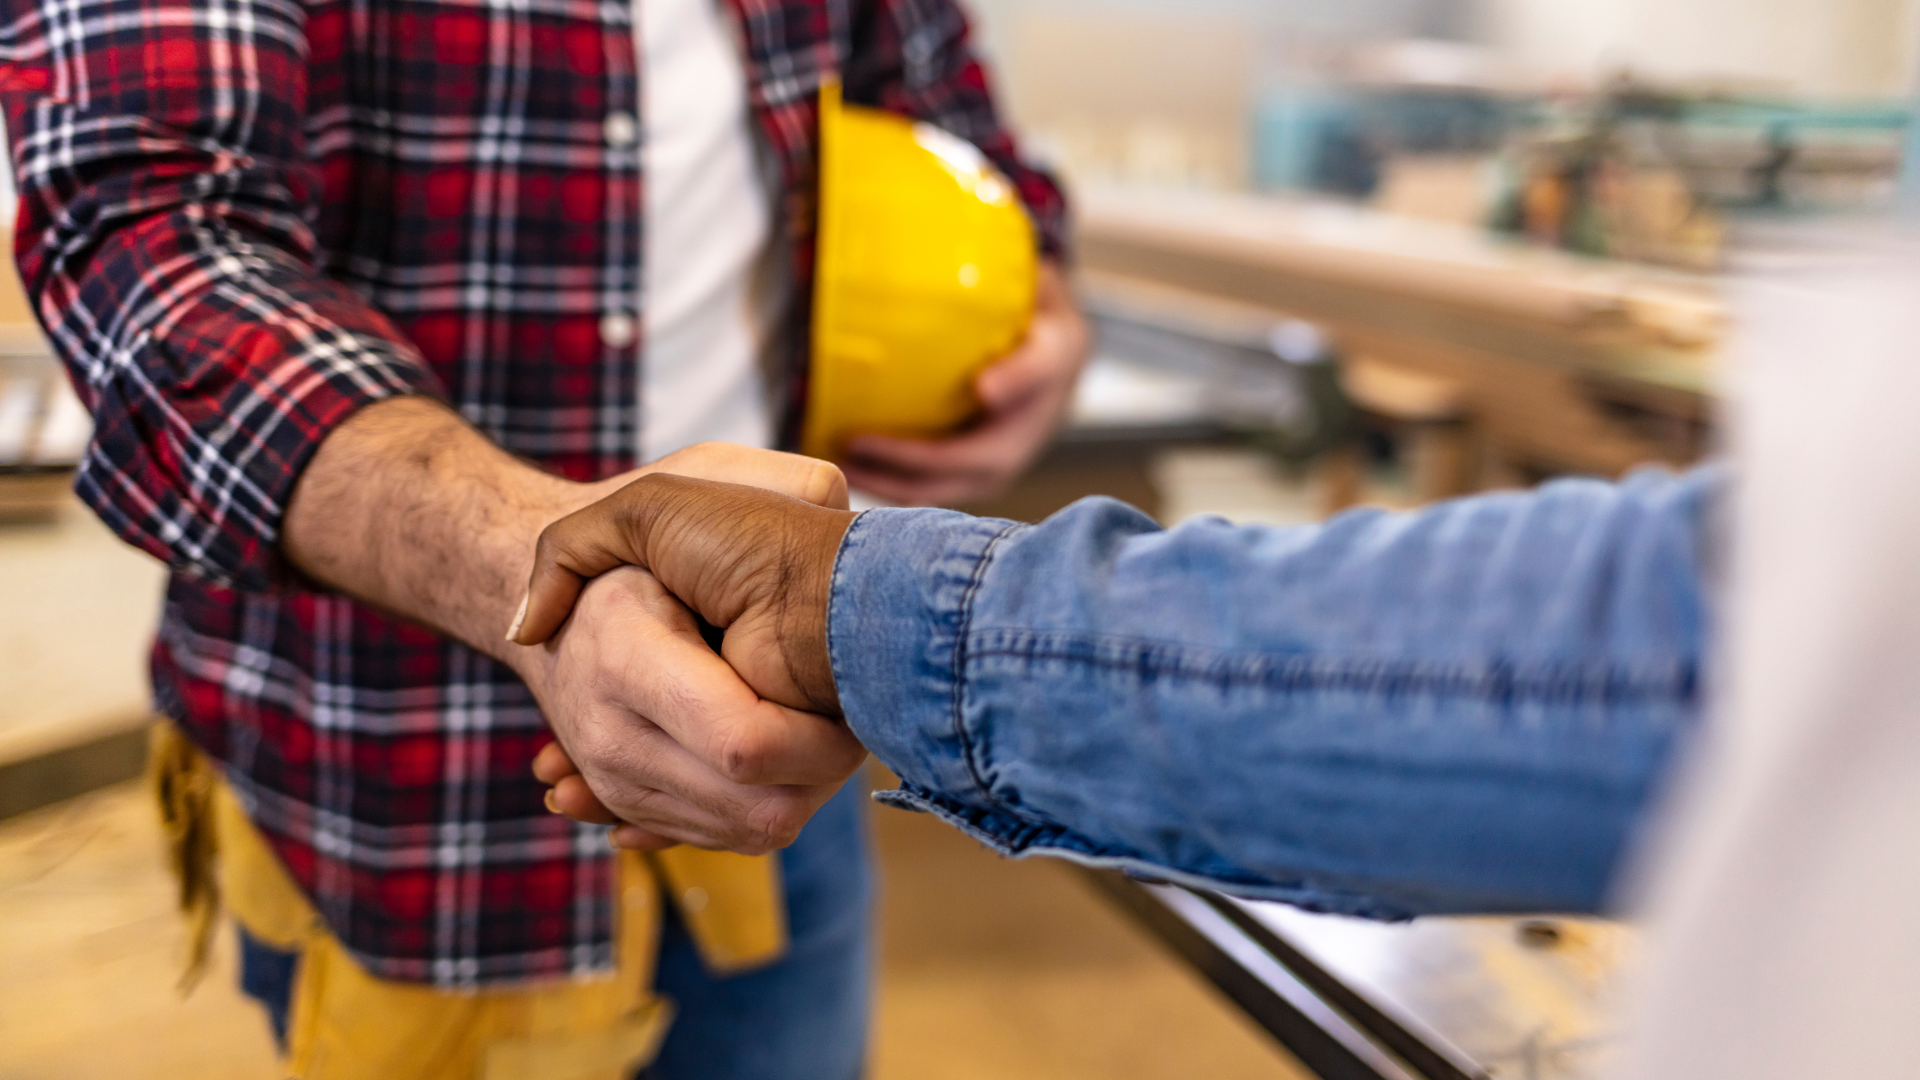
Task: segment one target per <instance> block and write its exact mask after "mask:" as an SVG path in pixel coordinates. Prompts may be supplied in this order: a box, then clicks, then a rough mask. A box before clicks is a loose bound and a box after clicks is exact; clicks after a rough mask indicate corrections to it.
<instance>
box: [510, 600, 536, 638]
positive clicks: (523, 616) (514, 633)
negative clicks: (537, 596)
mask: <svg viewBox="0 0 1920 1080" xmlns="http://www.w3.org/2000/svg"><path fill="white" fill-rule="evenodd" d="M532 600H533V594H532V593H530V592H529V593H527V594H526V595H525V596H522V597H521V598H520V610H519V611H516V612H514V613H513V625H512V626H509V627H507V640H508V641H518V640H519V639H520V624H521V623H523V622H526V621H527V605H528V604H529V603H531V602H532Z"/></svg>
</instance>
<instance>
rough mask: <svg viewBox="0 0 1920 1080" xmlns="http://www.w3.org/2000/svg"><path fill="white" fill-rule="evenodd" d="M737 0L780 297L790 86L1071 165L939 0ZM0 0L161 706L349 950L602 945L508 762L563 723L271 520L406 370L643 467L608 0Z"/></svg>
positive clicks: (570, 843)
mask: <svg viewBox="0 0 1920 1080" xmlns="http://www.w3.org/2000/svg"><path fill="white" fill-rule="evenodd" d="M728 3H729V5H730V7H731V8H732V9H733V14H734V15H735V17H736V22H737V27H738V30H739V39H740V43H741V46H742V49H743V51H744V55H745V58H746V70H747V72H748V78H749V81H750V83H751V86H750V88H749V100H750V101H751V103H752V109H753V114H754V116H755V118H756V120H757V121H758V127H759V131H760V133H761V134H762V135H763V136H764V138H765V140H766V142H767V143H768V144H769V145H770V146H771V148H772V150H773V151H774V153H775V154H776V156H777V158H778V160H779V163H780V165H781V170H782V172H781V175H782V183H783V188H784V198H783V204H782V207H781V209H780V217H781V220H782V221H783V223H784V228H785V229H786V230H787V232H788V234H789V236H790V237H791V239H792V240H793V241H794V248H795V250H796V252H797V255H798V263H799V273H800V276H801V282H802V285H803V288H801V289H800V290H798V292H799V294H800V296H801V297H803V298H804V297H805V296H806V295H807V291H806V289H805V288H804V284H805V282H806V278H807V273H808V271H809V269H810V266H811V244H810V243H809V239H810V235H811V230H812V227H813V215H812V192H813V185H814V140H815V133H816V123H815V104H814V103H815V93H814V92H815V90H816V88H817V87H818V85H819V83H820V81H821V79H822V77H823V76H826V75H829V74H834V73H837V74H839V76H840V77H841V79H842V81H843V82H844V84H845V86H846V92H847V96H848V98H849V99H850V100H854V101H861V102H866V103H871V104H877V105H880V106H883V107H885V108H888V109H892V110H894V111H896V112H900V113H904V114H907V115H911V116H914V117H918V118H921V119H924V120H927V121H930V122H932V123H935V124H938V125H940V126H941V127H944V128H946V129H948V130H950V131H952V132H954V133H955V134H957V135H960V136H962V137H964V138H967V139H970V140H972V141H973V142H974V143H976V144H978V145H979V146H980V147H981V148H982V149H983V150H985V151H986V152H987V153H988V154H989V155H990V156H991V157H993V158H994V159H995V160H996V161H997V162H998V163H999V164H1000V165H1001V167H1002V168H1003V169H1005V170H1006V171H1007V172H1008V174H1009V175H1010V176H1011V177H1013V179H1014V180H1015V181H1016V183H1017V184H1018V186H1019V188H1020V190H1021V192H1022V193H1023V195H1024V196H1025V199H1026V202H1027V205H1028V207H1029V209H1030V211H1031V212H1032V214H1033V216H1034V218H1035V220H1036V222H1037V223H1038V225H1039V227H1040V232H1041V235H1042V236H1043V237H1044V238H1045V239H1044V243H1045V244H1046V245H1047V246H1048V247H1049V249H1051V250H1054V251H1057V250H1058V249H1059V246H1060V242H1061V229H1062V217H1063V208H1062V203H1061V198H1060V194H1059V192H1058V191H1057V190H1056V189H1055V187H1054V186H1053V184H1052V183H1051V182H1050V181H1049V180H1048V179H1047V178H1046V177H1045V176H1043V175H1042V174H1040V173H1037V172H1035V171H1033V170H1032V169H1029V168H1027V167H1025V166H1023V165H1022V164H1021V162H1020V160H1019V159H1018V157H1017V156H1016V154H1015V151H1014V147H1013V145H1012V143H1011V141H1010V140H1009V138H1008V136H1007V134H1006V133H1005V132H1004V131H1003V130H1002V129H1001V127H1000V125H999V122H998V121H997V119H996V118H995V115H994V110H993V106H992V103H991V101H990V99H989V96H988V90H987V83H986V78H985V76H984V74H983V72H982V70H981V68H980V65H979V64H978V63H977V62H976V61H975V59H974V57H973V55H972V54H971V52H970V51H969V48H968V46H967V41H966V26H965V22H964V20H963V18H962V16H961V13H960V12H959V10H957V9H956V8H955V6H954V3H953V0H728ZM0 11H3V12H4V17H3V18H0V24H3V25H0V100H3V102H4V106H5V110H6V122H7V128H8V131H9V133H10V135H11V141H12V150H13V159H14V162H15V169H16V172H17V175H18V179H19V189H20V194H21V208H20V220H19V223H18V230H17V252H16V254H17V256H18V260H19V265H20V269H21V273H22V276H23V278H24V280H25V282H26V285H27V291H28V293H29V295H30V297H31V299H32V301H33V304H34V307H35V309H36V311H37V312H38V314H39V317H40V319H41V320H42V322H43V323H44V324H45V326H46V329H47V332H48V334H49V336H50V337H51V339H52V341H53V343H54V346H55V348H56V349H57V351H58V352H59V354H60V355H61V357H62V358H63V359H64V360H65V362H66V363H67V365H68V366H69V367H70V369H71V374H72V376H73V379H74V382H75V383H76V385H77V386H78V387H79V390H80V394H81V397H82V399H83V400H84V401H85V402H86V403H87V404H88V406H89V407H90V408H91V409H92V411H93V415H94V417H95V420H96V423H97V434H96V436H95V441H94V444H93V445H92V447H91V448H90V450H89V452H88V454H87V456H86V459H85V462H84V464H83V465H82V467H81V469H80V472H79V479H78V481H77V484H76V487H77V489H78V491H79V493H80V495H81V496H82V497H83V498H84V499H85V500H86V501H87V502H88V503H89V504H90V505H91V506H92V507H93V509H94V510H95V511H96V512H98V513H99V515H100V516H101V517H102V518H103V519H105V520H106V522H107V523H108V524H109V525H111V526H112V527H113V528H114V529H115V530H116V531H118V532H119V534H120V535H121V536H123V537H124V538H126V539H127V540H128V541H129V542H131V543H133V544H136V545H138V546H140V547H142V548H144V549H146V550H147V551H150V552H152V553H153V554H154V555H156V556H158V557H159V558H162V559H165V560H166V561H167V562H168V563H169V564H171V565H172V567H173V568H174V570H175V573H174V576H173V579H172V583H171V585H170V587H169V589H168V593H167V600H166V610H165V615H164V618H163V621H162V624H161V629H160V634H159V638H158V641H157V642H156V644H155V648H154V653H153V676H154V684H155V688H156V695H157V697H158V700H159V703H160V707H161V708H162V709H163V710H164V711H165V712H166V713H167V714H168V715H170V716H172V717H173V718H175V719H176V720H177V721H179V722H180V723H181V724H182V725H183V726H184V727H185V728H186V730H187V731H188V732H189V733H190V734H191V735H192V737H193V738H194V739H195V740H197V741H198V742H199V744H200V745H201V746H202V747H204V748H205V749H206V750H207V751H208V752H210V753H211V754H213V755H214V756H215V757H217V758H219V759H220V760H221V761H223V762H225V763H226V766H227V769H228V773H229V775H230V776H231V778H232V780H233V783H234V785H235V787H236V789H237V791H238V792H239V794H240V796H241V798H242V799H243V801H244V802H245V804H246V805H247V806H248V808H249V810H250V811H251V813H252V814H253V816H254V819H255V820H256V821H257V822H258V823H259V825H260V827H261V829H262V831H263V832H264V833H265V834H266V836H267V837H268V838H269V839H270V840H271V842H272V843H273V845H274V847H275V849H276V850H277V851H278V852H279V854H280V856H281V858H282V859H284V861H285V862H286V865H287V867H288V868H289V869H290V870H291V871H292V872H293V875H294V877H295V878H296V879H297V880H298V881H299V882H300V884H301V886H302V887H303V888H304V889H305V890H306V892H307V893H308V895H310V896H311V897H312V898H313V900H314V902H315V904H316V906H317V907H318V909H319V911H320V912H321V914H322V915H323V916H324V917H325V919H326V920H327V922H328V924H329V925H330V926H331V927H332V928H333V929H334V931H335V932H336V934H337V935H338V936H339V937H340V938H341V939H342V941H343V942H344V943H345V944H346V945H347V947H348V948H349V949H351V950H352V951H353V953H354V954H355V955H356V956H358V957H359V959H360V960H361V961H363V962H364V963H365V964H366V965H367V966H368V967H369V968H370V969H371V970H372V971H374V972H376V973H378V974H380V975H383V976H387V977H391V978H398V979H407V980H417V981H430V982H433V983H436V984H441V985H448V986H468V985H476V984H483V983H490V982H499V981H506V980H521V979H527V978H535V977H542V976H553V975H560V974H565V973H570V972H571V973H582V972H587V971H593V970H602V969H605V968H606V967H608V966H609V965H610V963H611V954H610V943H609V938H610V931H611V922H612V917H611V912H610V910H609V905H608V897H607V893H608V887H607V886H608V880H607V874H608V860H607V858H606V856H605V854H604V841H602V840H601V839H600V837H599V835H598V830H593V829H588V828H585V827H576V826H574V825H572V824H571V823H568V822H566V821H563V820H560V819H558V818H555V817H553V816H552V815H549V814H548V813H546V812H545V810H544V808H543V807H542V805H541V794H542V793H541V789H540V787H539V785H538V784H537V783H535V782H534V780H533V779H532V777H531V776H530V774H529V772H528V768H529V762H530V761H531V759H532V757H533V754H534V753H535V751H536V750H537V749H538V748H539V747H540V746H541V745H542V744H543V743H544V742H545V741H546V740H547V739H548V738H550V736H549V735H548V734H547V729H546V725H545V723H544V721H543V720H542V719H541V716H540V713H539V711H538V709H537V708H536V707H535V705H534V702H533V700H532V698H531V696H530V694H529V693H528V691H527V689H526V687H525V686H524V685H523V684H522V683H520V682H519V681H518V680H517V679H516V678H515V677H514V675H513V674H512V672H510V671H509V670H507V669H506V668H504V667H502V666H500V665H498V664H496V663H494V662H493V661H491V660H489V659H488V658H487V657H485V656H483V655H480V654H478V653H475V652H473V651H472V650H470V649H467V648H465V647H463V646H461V645H459V644H457V643H455V642H452V641H449V640H447V639H445V638H442V637H440V636H438V635H435V634H433V633H430V632H428V631H425V630H422V629H420V628H418V627H416V626H413V625H410V624H407V623H403V622H399V621H396V620H394V619H391V618H388V617H386V616H384V615H382V614H381V613H379V612H377V611H374V610H372V609H370V608H367V607H365V606H362V605H360V604H358V603H355V602H354V601H352V600H349V599H346V598H344V597H340V596H334V595H327V594H323V593H316V592H309V591H303V590H301V589H300V588H299V587H298V585H297V584H296V583H294V582H293V581H291V580H290V579H289V578H288V576H287V575H285V574H284V573H282V572H281V570H280V568H278V567H276V565H275V559H276V541H277V539H278V536H279V529H280V522H281V515H282V514H283V512H284V511H285V508H286V501H287V498H288V496H289V493H290V492H291V489H292V487H293V484H294V481H295V479H296V477H297V476H298V475H299V473H300V470H301V468H302V467H303V466H304V465H305V464H306V462H307V460H308V458H309V456H310V455H311V454H312V453H313V452H314V450H315V448H316V447H317V445H318V444H319V443H320V441H321V440H322V439H324V438H325V437H326V435H327V433H328V432H329V431H330V430H332V429H333V428H334V427H335V426H336V425H338V424H340V423H341V422H342V421H343V420H345V419H346V418H347V417H348V416H349V415H351V414H352V413H353V412H354V410H356V409H358V408H360V407H362V406H364V405H366V404H368V403H370V402H373V401H377V400H380V399H382V398H386V397H389V396H392V395H396V394H413V393H425V394H434V395H439V396H442V397H444V398H445V400H447V401H449V402H450V403H452V404H453V405H454V406H455V407H456V408H458V409H459V410H460V412H461V413H462V414H463V415H465V416H466V417H467V419H469V420H471V421H472V422H473V423H474V424H475V425H477V426H478V427H479V428H480V430H482V431H484V432H486V433H487V434H488V435H489V436H491V437H492V438H493V439H495V440H496V441H498V442H499V443H500V444H501V445H502V446H504V447H506V448H507V449H509V450H511V451H513V452H514V453H517V454H521V455H524V456H525V457H528V458H531V459H534V460H536V461H539V462H541V463H542V464H544V465H545V466H547V467H548V468H551V469H553V470H555V471H557V472H560V473H562V474H565V475H568V476H571V477H575V478H594V477H603V476H607V475H609V474H612V473H614V472H616V471H619V470H623V469H626V468H629V467H631V466H632V464H633V453H634V448H635V445H636V443H635V434H636V432H635V427H636V424H637V422H638V401H637V391H638V385H639V381H638V370H637V369H638V363H639V351H640V350H639V347H638V345H637V344H635V343H626V344H624V345H622V346H619V347H616V345H614V344H608V343H606V342H603V340H602V334H601V332H600V326H601V323H602V319H603V318H604V317H605V316H607V315H609V314H633V315H639V314H640V312H639V304H640V267H639V258H638V253H639V252H640V251H641V235H640V232H641V226H642V221H643V219H642V216H641V196H642V186H643V181H642V176H641V173H640V162H641V157H640V148H639V146H638V145H635V144H634V141H633V140H631V139H623V138H622V137H621V136H620V135H619V134H618V132H619V131H620V129H621V128H623V127H627V126H628V125H626V124H625V123H624V122H623V121H625V120H628V119H630V118H631V117H632V116H635V115H638V113H639V108H638V102H637V99H636V95H637V85H638V84H637V75H636V70H635V63H636V59H635V49H634V40H633V26H632V17H633V16H632V9H631V8H630V6H629V4H628V2H627V0H609V2H600V3H593V2H587V0H527V2H523V3H518V4H476V3H472V2H471V0H354V2H352V3H346V2H341V0H310V2H307V3H301V2H297V0H0ZM618 114H626V115H625V116H620V117H619V118H618V119H617V120H616V121H615V122H614V123H608V122H607V121H608V120H609V118H611V117H616V116H617V115H618ZM796 310H797V312H798V314H797V315H796V318H795V321H794V324H793V325H794V338H793V341H794V343H795V344H796V346H797V347H798V346H801V345H803V343H804V341H805V326H804V304H800V305H797V308H796ZM612 340H613V341H615V342H618V341H619V336H618V335H615V336H614V337H613V338H612ZM803 367H804V365H803V364H802V363H795V364H794V365H793V375H792V378H791V379H790V383H791V386H790V388H789V389H790V393H789V395H788V400H789V403H790V405H792V404H797V402H798V401H799V396H800V391H801V385H802V380H803V376H802V370H803ZM789 423H791V417H789Z"/></svg>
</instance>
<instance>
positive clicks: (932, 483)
mask: <svg viewBox="0 0 1920 1080" xmlns="http://www.w3.org/2000/svg"><path fill="white" fill-rule="evenodd" d="M1089 340H1090V335H1089V333H1088V330H1087V321H1086V319H1085V318H1084V317H1083V316H1082V315H1081V314H1080V308H1079V306H1078V305H1077V304H1076V303H1075V301H1074V298H1073V293H1072V291H1071V290H1069V289H1068V287H1067V282H1066V278H1065V277H1064V276H1063V275H1062V274H1061V273H1060V270H1059V269H1058V268H1057V267H1056V266H1054V265H1053V264H1051V263H1043V264H1042V265H1041V267H1040V280H1039V292H1038V295H1037V296H1036V297H1035V301H1034V310H1033V319H1032V321H1031V322H1030V323H1028V325H1027V336H1026V337H1025V339H1023V340H1022V341H1021V343H1020V345H1019V346H1018V347H1017V348H1015V349H1014V350H1013V351H1012V352H1011V353H1008V354H1007V355H1006V356H1005V357H1004V358H1002V359H1001V360H999V361H997V362H996V363H994V364H993V365H992V366H991V367H989V368H987V369H986V370H985V371H982V372H981V373H980V375H979V377H978V378H977V379H975V381H974V393H975V394H977V395H978V396H979V398H980V405H981V413H980V416H979V417H978V418H976V419H975V421H974V422H973V423H972V424H970V425H969V426H968V427H967V428H966V429H964V430H962V431H961V432H959V433H958V434H955V435H951V436H948V437H946V438H941V439H908V438H898V437H894V436H888V435H862V436H858V437H856V438H854V439H853V440H851V441H850V442H849V443H848V444H847V453H846V460H845V461H843V462H842V463H841V464H842V466H843V467H844V468H845V469H846V475H847V479H848V481H850V482H851V483H852V484H853V486H854V487H857V488H859V489H860V490H862V491H865V492H868V493H870V494H872V495H875V496H878V497H879V498H882V499H885V500H887V501H889V502H895V503H900V504H902V505H909V506H953V505H957V504H960V503H969V502H977V501H979V500H981V499H988V498H992V497H994V496H996V495H999V494H1000V493H1001V492H1003V491H1005V490H1006V488H1007V486H1008V485H1009V484H1011V483H1012V482H1013V481H1014V480H1015V479H1016V478H1018V477H1019V475H1020V474H1021V473H1022V472H1025V471H1026V469H1027V467H1028V466H1029V465H1032V464H1033V459H1034V458H1035V457H1036V456H1038V455H1039V453H1040V451H1041V450H1042V449H1044V448H1045V447H1046V445H1047V441H1048V440H1049V439H1051V438H1052V437H1053V432H1054V429H1056V428H1057V427H1059V426H1060V419H1061V417H1062V416H1064V415H1065V413H1066V409H1067V403H1068V401H1069V400H1070V399H1071V398H1072V396H1073V387H1074V383H1075V382H1076V381H1078V380H1079V378H1080V369H1081V368H1083V367H1085V366H1086V362H1087V350H1088V343H1089Z"/></svg>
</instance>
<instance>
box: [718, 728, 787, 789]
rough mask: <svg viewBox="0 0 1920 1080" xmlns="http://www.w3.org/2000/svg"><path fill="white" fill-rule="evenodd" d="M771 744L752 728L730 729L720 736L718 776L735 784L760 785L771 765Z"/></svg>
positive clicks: (760, 732)
mask: <svg viewBox="0 0 1920 1080" xmlns="http://www.w3.org/2000/svg"><path fill="white" fill-rule="evenodd" d="M773 742H774V740H773V739H771V738H770V737H768V736H767V735H766V734H765V733H764V732H762V731H761V730H760V729H759V728H758V727H757V726H755V725H752V724H733V725H730V726H729V727H728V728H727V729H726V730H725V731H724V732H722V733H721V736H720V747H719V761H718V762H717V764H718V767H719V769H720V775H722V776H724V777H726V778H727V779H728V780H731V781H733V782H734V783H736V784H754V783H760V782H762V781H763V780H764V779H765V777H766V775H767V770H768V767H769V766H770V765H771V763H772V758H773V752H774V745H773Z"/></svg>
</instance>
